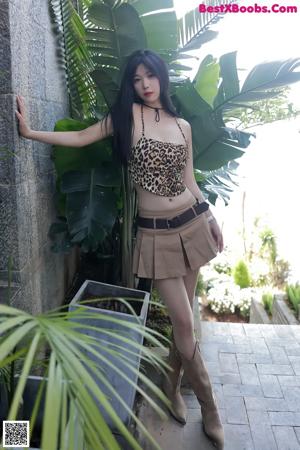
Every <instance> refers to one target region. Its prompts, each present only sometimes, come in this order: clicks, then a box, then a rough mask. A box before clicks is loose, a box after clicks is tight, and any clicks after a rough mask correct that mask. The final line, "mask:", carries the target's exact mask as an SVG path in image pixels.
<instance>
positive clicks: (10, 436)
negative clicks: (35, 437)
mask: <svg viewBox="0 0 300 450" xmlns="http://www.w3.org/2000/svg"><path fill="white" fill-rule="evenodd" d="M2 441H3V444H2V446H3V448H9V447H29V420H3V437H2Z"/></svg>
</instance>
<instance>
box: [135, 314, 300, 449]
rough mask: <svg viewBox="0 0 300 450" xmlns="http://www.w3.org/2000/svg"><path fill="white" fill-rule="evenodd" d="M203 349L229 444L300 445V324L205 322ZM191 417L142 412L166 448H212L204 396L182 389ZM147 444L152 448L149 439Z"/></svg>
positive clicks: (228, 446)
mask: <svg viewBox="0 0 300 450" xmlns="http://www.w3.org/2000/svg"><path fill="white" fill-rule="evenodd" d="M201 336H202V337H201V349H202V354H203V357H204V359H205V361H206V365H207V369H208V371H209V373H210V376H211V381H212V383H213V387H214V391H215V393H216V397H217V402H218V405H219V409H220V414H221V417H222V422H223V425H224V430H225V449H226V450H244V449H245V450H250V449H251V450H252V449H255V450H275V449H276V450H296V449H297V450H298V449H299V450H300V326H298V325H258V324H236V323H221V322H201ZM182 392H183V393H184V397H185V401H186V403H187V405H188V408H189V418H188V423H187V424H186V425H185V426H181V425H180V424H178V423H177V422H176V421H175V420H173V419H172V418H169V419H168V420H167V421H161V419H160V418H159V417H158V416H157V414H155V413H154V412H153V410H152V409H151V408H149V407H148V406H147V405H146V404H145V403H142V407H141V409H140V412H139V416H140V418H141V420H142V421H143V423H144V424H145V425H146V427H147V428H148V430H149V431H150V432H151V434H152V435H153V436H154V437H155V439H156V440H157V442H159V444H160V445H161V448H162V449H163V450H200V449H201V450H212V449H213V448H214V447H213V446H212V445H211V444H210V442H209V441H208V440H207V438H206V437H205V435H204V434H203V432H202V430H201V426H200V425H199V422H200V420H201V413H200V409H199V405H198V402H197V400H196V397H195V396H194V394H193V393H192V391H191V390H190V389H188V388H184V389H183V390H182ZM142 446H143V449H144V450H152V446H149V445H148V444H147V442H146V441H145V442H143V445H142Z"/></svg>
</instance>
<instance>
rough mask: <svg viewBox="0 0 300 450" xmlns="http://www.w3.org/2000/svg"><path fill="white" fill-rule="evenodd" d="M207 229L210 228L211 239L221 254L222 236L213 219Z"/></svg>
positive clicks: (222, 246)
mask: <svg viewBox="0 0 300 450" xmlns="http://www.w3.org/2000/svg"><path fill="white" fill-rule="evenodd" d="M209 227H210V231H211V234H212V235H213V238H214V240H215V241H216V244H217V246H218V250H219V252H220V253H221V252H222V251H223V248H224V241H223V234H222V231H221V229H220V227H219V225H218V222H217V221H216V220H215V219H214V220H212V221H211V222H209Z"/></svg>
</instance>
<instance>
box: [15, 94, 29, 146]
mask: <svg viewBox="0 0 300 450" xmlns="http://www.w3.org/2000/svg"><path fill="white" fill-rule="evenodd" d="M17 104H18V108H19V111H16V116H17V118H18V119H19V133H20V135H21V136H23V137H25V138H29V136H30V132H31V129H30V128H29V126H28V125H27V123H26V107H25V101H24V97H21V96H20V95H17Z"/></svg>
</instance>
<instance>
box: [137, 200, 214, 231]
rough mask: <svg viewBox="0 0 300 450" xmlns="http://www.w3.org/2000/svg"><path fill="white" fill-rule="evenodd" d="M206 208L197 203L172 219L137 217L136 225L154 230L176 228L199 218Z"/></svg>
mask: <svg viewBox="0 0 300 450" xmlns="http://www.w3.org/2000/svg"><path fill="white" fill-rule="evenodd" d="M208 208H209V204H208V203H206V202H202V203H199V202H197V203H195V204H194V205H193V206H191V207H190V208H189V209H187V210H186V211H184V212H183V213H181V214H179V215H178V216H175V217H172V219H162V218H150V217H140V216H138V217H137V225H138V226H139V227H142V228H154V229H166V228H167V229H169V228H177V227H180V226H181V225H184V224H185V223H187V222H189V221H190V220H192V219H194V217H196V216H199V215H200V214H202V213H203V212H205V211H207V210H208Z"/></svg>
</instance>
